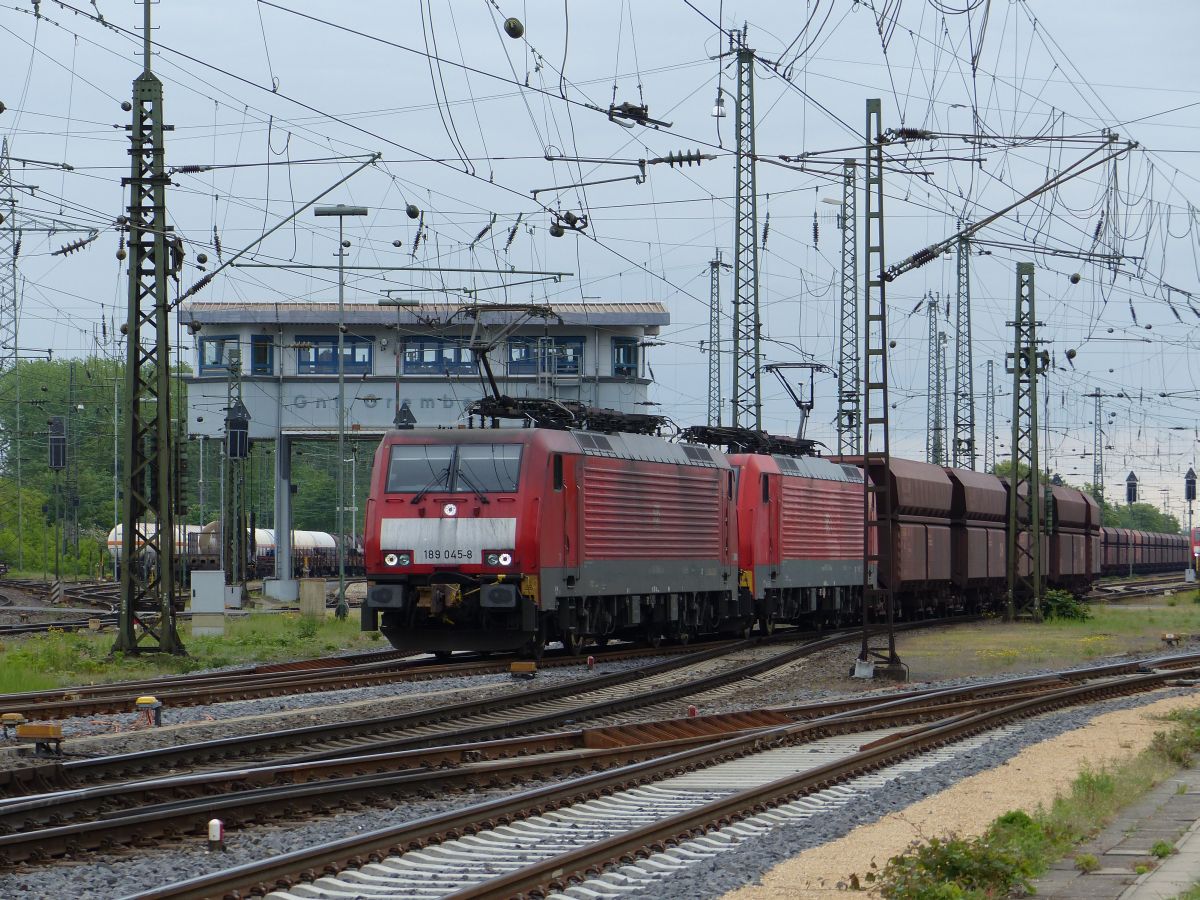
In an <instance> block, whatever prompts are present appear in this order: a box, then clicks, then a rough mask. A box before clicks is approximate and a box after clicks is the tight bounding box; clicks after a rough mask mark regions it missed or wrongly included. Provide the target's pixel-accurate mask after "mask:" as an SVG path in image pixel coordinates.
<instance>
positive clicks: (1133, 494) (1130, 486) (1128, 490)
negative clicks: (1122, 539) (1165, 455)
mask: <svg viewBox="0 0 1200 900" xmlns="http://www.w3.org/2000/svg"><path fill="white" fill-rule="evenodd" d="M1137 498H1138V478H1137V476H1136V475H1134V474H1133V473H1132V472H1130V473H1129V474H1128V475H1126V476H1125V504H1126V505H1127V506H1128V507H1129V527H1130V529H1132V528H1133V504H1135V503H1137ZM1129 575H1130V577H1131V578H1132V577H1133V547H1132V546H1131V547H1130V548H1129Z"/></svg>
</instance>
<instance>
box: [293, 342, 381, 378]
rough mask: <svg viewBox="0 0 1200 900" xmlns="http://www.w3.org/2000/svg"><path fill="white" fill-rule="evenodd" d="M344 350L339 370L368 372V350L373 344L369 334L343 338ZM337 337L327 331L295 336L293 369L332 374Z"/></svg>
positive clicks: (369, 360)
mask: <svg viewBox="0 0 1200 900" xmlns="http://www.w3.org/2000/svg"><path fill="white" fill-rule="evenodd" d="M343 341H344V348H345V353H344V357H343V364H342V366H343V371H344V372H345V373H346V374H347V375H350V374H354V375H364V374H370V372H371V351H372V349H373V347H374V345H373V344H372V343H371V340H370V339H369V338H363V337H351V336H350V335H346V337H345V338H344V339H343ZM337 344H338V339H337V337H335V336H330V335H318V336H303V335H298V336H297V337H296V345H297V348H296V371H297V372H298V373H299V374H301V375H336V374H337V371H338V366H337Z"/></svg>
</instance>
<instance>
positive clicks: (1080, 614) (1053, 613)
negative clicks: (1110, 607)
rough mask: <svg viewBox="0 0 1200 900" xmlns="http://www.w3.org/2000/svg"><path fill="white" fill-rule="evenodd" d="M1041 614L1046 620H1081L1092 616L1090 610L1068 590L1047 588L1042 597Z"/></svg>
mask: <svg viewBox="0 0 1200 900" xmlns="http://www.w3.org/2000/svg"><path fill="white" fill-rule="evenodd" d="M1042 615H1043V616H1045V618H1046V620H1047V621H1053V620H1056V619H1057V620H1060V621H1072V622H1083V621H1085V620H1087V619H1090V618H1091V617H1092V611H1091V609H1089V608H1088V605H1087V604H1086V603H1084V602H1082V601H1081V600H1078V599H1077V598H1076V597H1075V595H1074V594H1072V593H1071V592H1070V591H1059V590H1049V591H1046V593H1045V595H1044V596H1043V597H1042Z"/></svg>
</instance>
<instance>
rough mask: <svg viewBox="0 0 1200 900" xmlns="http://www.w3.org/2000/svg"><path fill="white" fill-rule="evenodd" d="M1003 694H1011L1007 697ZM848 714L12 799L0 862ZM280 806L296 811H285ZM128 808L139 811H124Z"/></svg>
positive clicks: (550, 737)
mask: <svg viewBox="0 0 1200 900" xmlns="http://www.w3.org/2000/svg"><path fill="white" fill-rule="evenodd" d="M1062 685H1063V682H1062V681H1061V680H1058V679H1055V678H1029V679H1018V680H1015V681H1013V682H1010V683H1008V684H1002V685H994V686H992V685H988V686H984V687H983V688H978V687H964V688H958V689H955V690H951V691H948V692H947V691H941V692H936V691H916V692H908V693H907V695H906V696H905V697H903V698H898V697H889V698H887V699H886V701H883V700H881V698H878V697H876V698H873V704H872V705H873V706H874V707H876V708H879V707H882V708H883V711H882V712H874V713H872V712H867V713H857V714H856V715H852V716H850V717H848V718H845V719H843V720H842V722H843V723H848V725H847V727H850V726H852V727H851V730H862V729H864V728H868V727H870V728H874V727H881V726H882V725H884V724H891V723H890V722H883V721H882V720H881V717H888V716H890V717H893V718H894V719H896V720H897V721H900V722H911V721H919V720H923V719H926V718H929V717H944V716H946V715H949V714H951V713H954V712H956V711H965V710H978V709H979V708H981V707H989V706H994V705H996V704H1000V703H1007V702H1012V700H1013V699H1014V698H1015V696H1016V694H1014V693H1013V691H1016V692H1019V693H1020V694H1022V695H1029V694H1033V693H1038V692H1044V691H1050V690H1055V689H1058V688H1061V687H1062ZM1002 689H1003V690H1004V691H1006V692H1005V693H998V691H1000V690H1002ZM868 709H869V707H868ZM844 712H850V713H855V710H854V709H850V708H847V707H846V705H845V704H843V703H841V702H838V701H834V702H831V703H827V704H824V705H822V704H808V705H804V706H797V707H793V708H790V709H769V710H753V711H747V712H738V713H723V714H718V715H713V716H705V717H694V718H693V717H689V718H683V719H673V720H665V721H658V722H650V723H641V724H633V725H617V726H607V727H602V728H595V729H581V730H574V731H568V732H557V733H552V734H545V735H535V736H533V737H522V738H514V739H509V740H501V741H486V742H477V743H469V744H454V745H451V746H442V747H436V748H433V749H430V750H409V751H400V752H393V753H381V754H373V755H370V756H355V757H349V758H347V757H342V758H338V759H334V760H328V761H319V762H316V763H293V764H286V765H278V766H267V767H261V768H252V769H237V770H232V771H229V772H219V773H205V774H203V775H185V776H175V777H167V778H160V779H154V780H151V781H143V782H137V783H133V784H116V785H108V786H105V787H98V788H84V789H80V790H74V791H62V792H60V793H57V794H46V795H41V796H37V797H31V798H25V799H20V800H10V801H7V802H3V803H0V860H3V861H5V862H7V863H13V862H20V861H23V860H27V859H32V858H37V859H44V858H49V857H52V856H55V855H58V854H61V853H67V852H77V851H78V850H81V849H89V848H94V847H98V846H106V845H107V843H108V840H109V838H108V836H109V835H112V834H116V835H121V834H124V832H125V831H126V830H129V831H131V832H132V833H135V834H136V835H137V836H138V837H139V838H141V839H142V840H145V839H146V838H148V837H153V836H154V835H156V834H159V833H163V832H164V831H165V832H168V833H178V832H187V831H193V832H194V831H197V830H203V828H204V827H205V825H206V823H207V822H208V819H209V818H211V817H212V816H213V815H216V814H217V813H220V814H222V815H223V816H224V817H225V821H226V822H227V824H228V823H230V822H234V823H236V824H238V825H244V824H246V823H247V822H250V821H257V820H261V819H263V818H275V817H279V816H280V815H286V814H292V813H294V812H295V811H296V810H297V809H298V808H300V804H301V803H302V801H303V806H305V807H307V806H316V807H317V808H322V806H323V805H324V804H326V803H328V802H329V800H330V797H331V796H332V795H337V796H338V797H345V798H359V797H360V795H364V794H365V795H367V796H372V797H374V796H375V795H379V794H387V795H389V796H397V795H400V794H412V793H421V794H425V795H428V794H429V793H430V792H431V791H432V790H433V788H434V787H435V785H438V786H442V787H458V788H461V787H464V786H474V785H476V784H478V783H487V784H489V785H491V784H495V783H508V782H512V781H516V782H520V781H521V780H522V779H523V778H525V777H532V776H533V775H540V776H542V777H557V776H560V775H562V774H563V771H564V767H565V768H566V769H567V770H568V771H573V772H574V774H579V772H580V770H581V769H587V768H591V769H598V768H604V767H609V766H611V765H614V764H618V763H621V762H628V761H630V760H632V759H644V758H649V757H653V756H661V755H663V754H665V753H666V752H669V751H670V750H672V749H677V748H683V747H685V746H688V745H693V744H701V743H706V742H712V741H714V740H717V739H719V738H723V737H727V736H730V735H732V734H734V733H745V732H749V731H753V730H764V729H769V728H775V727H778V726H780V725H785V724H790V723H793V722H797V721H801V720H804V719H810V718H827V717H828V716H831V715H833V714H836V713H844ZM856 716H857V717H856ZM864 716H865V718H864ZM318 779H319V781H318ZM217 792H220V793H219V794H218V793H217ZM198 795H199V796H198ZM277 801H286V803H287V806H286V809H285V808H282V807H280V806H279V804H278V802H277ZM120 804H126V805H131V806H132V805H136V808H127V809H120V810H118V809H115V808H114V807H116V806H118V805H120ZM147 813H151V815H147ZM231 817H232V818H231ZM84 818H86V821H83V822H81V823H79V824H73V822H74V820H78V819H84ZM64 826H69V827H64Z"/></svg>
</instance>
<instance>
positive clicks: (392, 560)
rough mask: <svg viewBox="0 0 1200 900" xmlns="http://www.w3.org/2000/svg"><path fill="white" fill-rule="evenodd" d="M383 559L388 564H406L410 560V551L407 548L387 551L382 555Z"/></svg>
mask: <svg viewBox="0 0 1200 900" xmlns="http://www.w3.org/2000/svg"><path fill="white" fill-rule="evenodd" d="M383 561H384V563H385V564H386V565H389V566H407V565H408V564H409V563H411V562H412V553H411V552H410V551H408V550H401V551H400V552H399V553H388V554H387V555H385V556H384V557H383Z"/></svg>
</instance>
